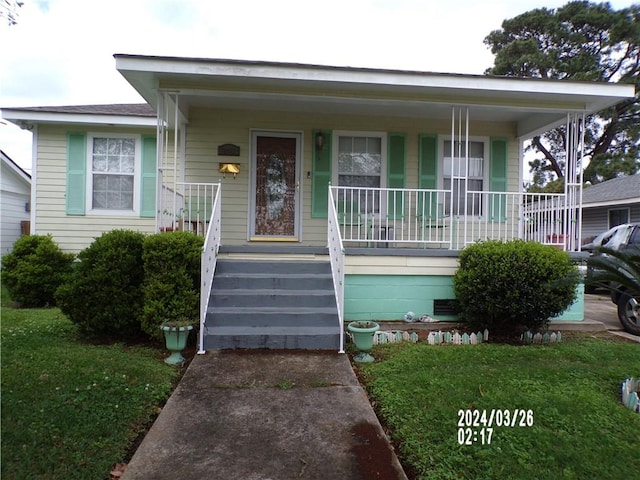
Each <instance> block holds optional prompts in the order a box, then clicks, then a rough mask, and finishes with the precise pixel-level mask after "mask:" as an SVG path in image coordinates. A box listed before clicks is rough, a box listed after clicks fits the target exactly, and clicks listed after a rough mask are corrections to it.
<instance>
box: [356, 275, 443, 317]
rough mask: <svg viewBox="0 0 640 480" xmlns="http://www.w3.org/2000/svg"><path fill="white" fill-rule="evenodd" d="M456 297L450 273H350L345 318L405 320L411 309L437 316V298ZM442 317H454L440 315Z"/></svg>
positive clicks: (421, 313)
mask: <svg viewBox="0 0 640 480" xmlns="http://www.w3.org/2000/svg"><path fill="white" fill-rule="evenodd" d="M436 298H438V299H440V298H442V299H450V298H454V295H453V283H452V277H451V276H446V275H433V276H429V275H347V276H346V278H345V287H344V318H345V320H402V317H403V316H404V314H405V313H407V312H408V311H411V312H414V313H415V314H416V315H425V314H426V315H432V316H433V300H434V299H436ZM438 319H439V320H453V319H455V317H452V316H439V317H438Z"/></svg>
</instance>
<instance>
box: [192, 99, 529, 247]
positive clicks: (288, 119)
mask: <svg viewBox="0 0 640 480" xmlns="http://www.w3.org/2000/svg"><path fill="white" fill-rule="evenodd" d="M470 116H471V123H470V128H469V135H470V136H473V137H478V136H479V137H503V138H506V139H508V140H509V146H508V162H509V167H508V175H509V177H508V191H511V192H517V191H518V187H519V165H518V141H517V140H516V137H515V126H514V125H511V124H507V123H478V122H474V121H473V111H471V113H470ZM252 129H255V130H281V131H292V132H293V131H300V132H303V145H302V148H303V161H302V175H301V178H302V182H301V186H300V188H301V193H302V195H301V196H302V202H303V205H302V215H303V216H302V243H303V244H304V245H314V246H323V245H325V244H326V225H327V220H326V218H311V179H310V178H307V172H312V158H313V150H312V149H313V148H314V141H313V138H312V136H313V130H314V129H322V130H325V131H326V130H333V131H336V130H351V131H377V132H387V133H403V134H405V135H406V141H407V144H406V147H407V149H406V187H407V188H417V186H418V148H419V146H418V139H419V135H421V134H438V135H440V136H450V134H451V120H450V119H449V118H447V119H437V120H436V119H429V118H424V119H416V118H399V117H388V118H382V117H365V116H347V115H340V116H338V115H319V114H314V115H307V114H304V113H294V112H272V111H269V112H267V111H265V112H261V111H251V112H247V111H238V110H212V109H205V108H192V109H191V110H190V112H189V124H188V126H187V135H186V163H187V168H186V181H187V182H217V181H221V182H222V193H223V196H222V243H223V244H234V245H238V244H246V243H248V240H247V237H248V235H247V227H248V221H249V216H248V207H247V205H248V202H249V183H250V172H249V166H250V158H249V155H250V142H251V134H250V132H251V130H252ZM225 143H232V144H235V145H238V146H239V147H240V156H239V157H219V156H218V155H217V148H218V146H219V145H221V144H225ZM225 161H227V162H228V161H231V162H236V163H240V174H239V175H238V176H237V177H236V178H233V176H232V175H227V176H226V177H225V178H223V177H222V175H221V174H220V173H219V172H218V164H219V163H220V162H225Z"/></svg>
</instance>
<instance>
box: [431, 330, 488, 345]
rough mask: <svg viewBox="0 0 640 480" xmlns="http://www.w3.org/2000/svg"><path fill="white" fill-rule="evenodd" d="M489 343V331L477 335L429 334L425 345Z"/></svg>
mask: <svg viewBox="0 0 640 480" xmlns="http://www.w3.org/2000/svg"><path fill="white" fill-rule="evenodd" d="M488 341H489V330H486V329H485V331H484V332H478V333H471V334H470V335H469V334H468V333H463V334H462V335H460V333H459V332H457V331H455V330H454V331H453V332H442V331H437V332H429V335H427V343H428V344H429V345H440V344H443V343H444V344H451V345H477V344H478V343H482V342H488Z"/></svg>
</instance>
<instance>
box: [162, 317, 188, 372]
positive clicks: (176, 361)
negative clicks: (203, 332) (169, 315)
mask: <svg viewBox="0 0 640 480" xmlns="http://www.w3.org/2000/svg"><path fill="white" fill-rule="evenodd" d="M160 328H161V329H162V331H163V332H164V340H165V344H166V345H167V350H169V351H170V352H171V355H169V356H168V357H167V358H165V359H164V361H165V363H168V364H169V365H182V364H183V363H184V357H183V356H182V351H183V350H184V349H185V347H186V346H187V339H188V338H189V332H190V331H191V330H193V325H185V326H177V327H174V326H168V325H162V326H160Z"/></svg>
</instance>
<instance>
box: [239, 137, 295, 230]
mask: <svg viewBox="0 0 640 480" xmlns="http://www.w3.org/2000/svg"><path fill="white" fill-rule="evenodd" d="M259 136H261V137H278V138H294V139H295V140H296V175H295V179H296V180H295V181H296V185H297V188H296V192H295V196H294V200H295V204H296V206H295V211H294V214H295V220H294V234H293V235H292V236H279V235H273V236H267V235H256V233H255V228H256V169H257V162H256V153H257V152H256V151H257V138H258V137H259ZM303 141H304V132H303V131H301V130H269V129H263V128H252V129H249V145H250V147H249V173H250V175H249V202H248V208H249V211H248V215H247V222H248V223H247V240H248V241H250V242H301V241H302V211H303V209H302V198H303V195H302V166H303V162H302V152H303V151H304V149H303Z"/></svg>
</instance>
